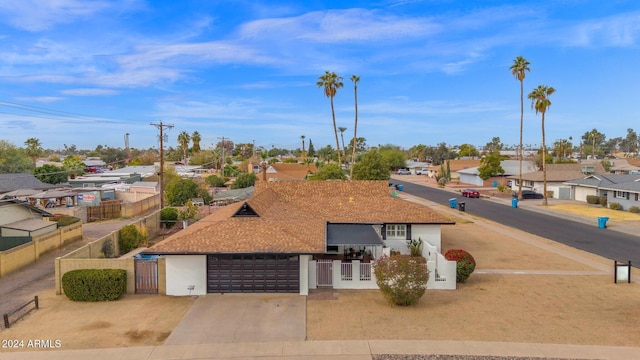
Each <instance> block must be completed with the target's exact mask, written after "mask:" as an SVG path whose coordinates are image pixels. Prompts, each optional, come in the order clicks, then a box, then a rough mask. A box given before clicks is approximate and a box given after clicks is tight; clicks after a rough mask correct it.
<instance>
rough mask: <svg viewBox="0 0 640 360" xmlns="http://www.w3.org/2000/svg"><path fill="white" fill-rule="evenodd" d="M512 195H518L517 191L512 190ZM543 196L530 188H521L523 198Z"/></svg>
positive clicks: (540, 197) (539, 197)
mask: <svg viewBox="0 0 640 360" xmlns="http://www.w3.org/2000/svg"><path fill="white" fill-rule="evenodd" d="M513 194H514V197H518V193H517V192H514V193H513ZM543 197H544V196H542V194H540V193H537V192H535V191H532V190H522V198H523V199H542V198H543Z"/></svg>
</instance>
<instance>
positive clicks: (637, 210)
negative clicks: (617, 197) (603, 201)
mask: <svg viewBox="0 0 640 360" xmlns="http://www.w3.org/2000/svg"><path fill="white" fill-rule="evenodd" d="M629 212H631V213H634V214H637V213H639V212H640V208H639V207H637V206H632V207H630V208H629Z"/></svg>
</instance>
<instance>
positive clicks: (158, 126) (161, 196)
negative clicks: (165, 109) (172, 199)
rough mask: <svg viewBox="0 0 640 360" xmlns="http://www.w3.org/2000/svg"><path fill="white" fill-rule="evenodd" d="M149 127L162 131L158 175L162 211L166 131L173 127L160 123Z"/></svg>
mask: <svg viewBox="0 0 640 360" xmlns="http://www.w3.org/2000/svg"><path fill="white" fill-rule="evenodd" d="M149 125H152V126H155V127H157V128H158V130H160V172H159V173H158V178H159V179H160V210H162V209H164V179H163V178H164V145H163V141H164V134H163V132H164V129H165V128H166V129H167V130H168V129H171V128H173V125H169V124H163V123H162V121H160V123H159V124H154V123H151V124H149Z"/></svg>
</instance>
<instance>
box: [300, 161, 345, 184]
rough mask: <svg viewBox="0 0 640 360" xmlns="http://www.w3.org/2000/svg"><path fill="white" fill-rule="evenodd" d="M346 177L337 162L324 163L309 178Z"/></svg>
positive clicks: (343, 178) (336, 178)
mask: <svg viewBox="0 0 640 360" xmlns="http://www.w3.org/2000/svg"><path fill="white" fill-rule="evenodd" d="M346 179H347V177H346V175H345V174H344V171H342V168H341V167H340V165H339V164H337V163H331V164H325V165H324V166H322V167H321V168H320V170H318V171H317V172H316V173H315V174H313V175H311V176H309V180H346Z"/></svg>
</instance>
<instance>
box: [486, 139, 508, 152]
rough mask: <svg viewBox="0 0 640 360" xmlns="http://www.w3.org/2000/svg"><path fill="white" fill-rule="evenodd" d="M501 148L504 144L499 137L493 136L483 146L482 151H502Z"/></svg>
mask: <svg viewBox="0 0 640 360" xmlns="http://www.w3.org/2000/svg"><path fill="white" fill-rule="evenodd" d="M502 149H504V144H503V143H502V142H501V141H500V137H498V136H495V137H493V138H492V139H491V141H490V142H488V143H487V145H485V146H484V153H486V154H490V153H492V152H494V151H502Z"/></svg>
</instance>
